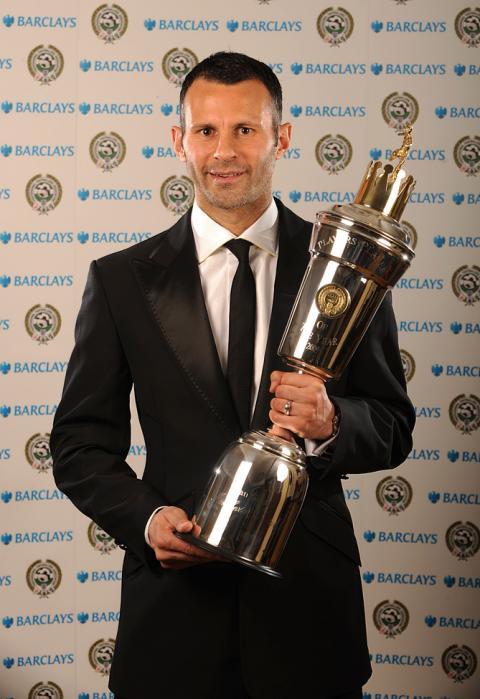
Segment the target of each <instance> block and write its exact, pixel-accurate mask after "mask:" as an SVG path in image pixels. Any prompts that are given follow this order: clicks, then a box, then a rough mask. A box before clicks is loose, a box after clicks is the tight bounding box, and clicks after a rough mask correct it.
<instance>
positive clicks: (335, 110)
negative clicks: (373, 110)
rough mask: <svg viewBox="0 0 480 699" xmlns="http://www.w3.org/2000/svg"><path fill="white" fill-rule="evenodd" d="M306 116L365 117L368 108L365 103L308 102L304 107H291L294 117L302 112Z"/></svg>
mask: <svg viewBox="0 0 480 699" xmlns="http://www.w3.org/2000/svg"><path fill="white" fill-rule="evenodd" d="M302 113H303V114H304V116H306V117H322V118H325V117H327V118H328V117H333V118H344V117H354V118H358V117H364V116H366V115H367V108H366V107H365V106H364V105H346V106H344V105H339V104H333V105H328V104H322V105H312V104H307V105H306V106H305V107H304V108H303V107H300V106H298V105H293V106H292V107H290V114H291V115H292V116H293V117H299V116H300V115H301V114H302Z"/></svg>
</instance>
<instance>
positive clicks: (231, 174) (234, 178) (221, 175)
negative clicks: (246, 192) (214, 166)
mask: <svg viewBox="0 0 480 699" xmlns="http://www.w3.org/2000/svg"><path fill="white" fill-rule="evenodd" d="M208 174H209V175H210V177H212V178H213V181H214V182H218V183H222V184H230V183H233V182H238V180H239V179H240V178H241V177H242V175H244V174H245V171H244V170H228V171H225V172H224V171H221V170H209V172H208Z"/></svg>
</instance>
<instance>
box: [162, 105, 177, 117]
mask: <svg viewBox="0 0 480 699" xmlns="http://www.w3.org/2000/svg"><path fill="white" fill-rule="evenodd" d="M173 108H174V107H173V104H169V103H168V102H165V103H164V104H162V105H161V107H160V113H161V114H163V116H166V117H168V116H170V114H171V113H172V112H173ZM175 114H176V115H177V116H178V115H179V114H180V105H179V104H177V105H176V107H175Z"/></svg>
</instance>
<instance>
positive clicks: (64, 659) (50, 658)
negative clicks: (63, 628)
mask: <svg viewBox="0 0 480 699" xmlns="http://www.w3.org/2000/svg"><path fill="white" fill-rule="evenodd" d="M8 660H9V661H12V662H11V664H10V665H9V666H10V667H12V666H13V665H14V664H15V663H16V665H17V667H18V668H24V667H29V668H30V667H39V666H40V667H45V666H49V665H73V663H74V662H75V654H74V653H57V654H47V655H26V656H23V655H20V656H18V657H17V658H16V659H14V658H8ZM3 664H4V665H5V659H4V661H3ZM5 667H6V665H5Z"/></svg>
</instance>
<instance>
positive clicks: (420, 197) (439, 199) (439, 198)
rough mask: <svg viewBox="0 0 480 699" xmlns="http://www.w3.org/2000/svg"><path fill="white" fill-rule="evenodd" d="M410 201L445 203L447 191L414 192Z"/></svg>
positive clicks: (416, 202)
mask: <svg viewBox="0 0 480 699" xmlns="http://www.w3.org/2000/svg"><path fill="white" fill-rule="evenodd" d="M408 201H409V202H410V203H411V204H445V192H413V193H412V194H411V195H410V198H409V200H408Z"/></svg>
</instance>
